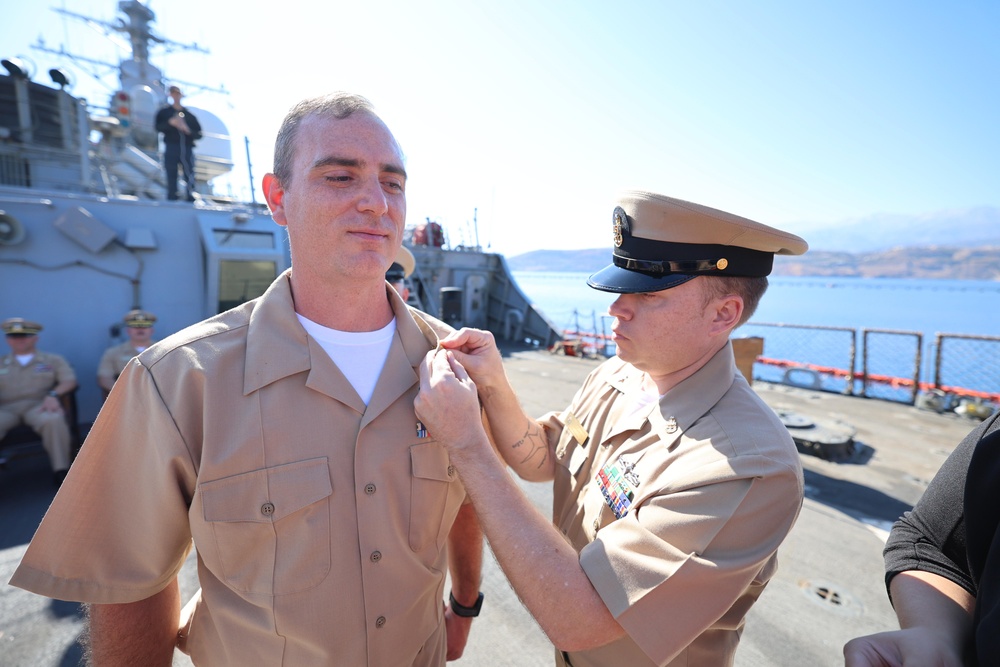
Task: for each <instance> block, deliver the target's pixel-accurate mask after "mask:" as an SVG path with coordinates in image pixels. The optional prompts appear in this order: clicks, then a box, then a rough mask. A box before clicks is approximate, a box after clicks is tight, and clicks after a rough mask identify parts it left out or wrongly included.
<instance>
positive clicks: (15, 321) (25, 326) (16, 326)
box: [0, 317, 42, 336]
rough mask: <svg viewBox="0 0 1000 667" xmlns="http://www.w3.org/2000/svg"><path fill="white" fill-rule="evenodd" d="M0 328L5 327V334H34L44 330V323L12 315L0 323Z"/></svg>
mask: <svg viewBox="0 0 1000 667" xmlns="http://www.w3.org/2000/svg"><path fill="white" fill-rule="evenodd" d="M0 329H3V332H4V334H7V335H11V334H13V335H15V336H16V335H22V336H34V335H35V334H37V333H38V332H39V331H41V330H42V325H41V324H39V323H38V322H31V321H29V320H26V319H24V318H23V317H11V318H10V319H6V320H4V321H3V323H2V324H0Z"/></svg>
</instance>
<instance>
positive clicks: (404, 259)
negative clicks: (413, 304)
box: [385, 245, 417, 302]
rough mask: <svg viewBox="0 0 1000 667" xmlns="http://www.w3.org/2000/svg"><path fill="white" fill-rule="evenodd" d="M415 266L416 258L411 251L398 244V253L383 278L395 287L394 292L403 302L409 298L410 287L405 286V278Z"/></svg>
mask: <svg viewBox="0 0 1000 667" xmlns="http://www.w3.org/2000/svg"><path fill="white" fill-rule="evenodd" d="M416 268H417V260H416V258H414V257H413V253H412V252H410V249H409V248H407V247H406V246H403V245H401V246H399V253H398V254H397V255H396V259H395V261H393V263H392V266H390V267H389V270H388V271H386V272H385V280H386V282H387V283H389V284H390V285H392V286H393V288H395V290H396V293H397V294H399V296H400V298H402V299H403V301H404V302H406V301H409V299H410V288H409V287H407V286H406V279H407V278H409V277H410V275H411V274H412V273H413V271H414V269H416Z"/></svg>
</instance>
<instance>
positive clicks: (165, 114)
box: [156, 107, 174, 132]
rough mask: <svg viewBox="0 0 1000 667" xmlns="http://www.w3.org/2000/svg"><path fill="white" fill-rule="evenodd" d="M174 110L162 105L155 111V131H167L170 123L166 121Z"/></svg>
mask: <svg viewBox="0 0 1000 667" xmlns="http://www.w3.org/2000/svg"><path fill="white" fill-rule="evenodd" d="M173 116H174V112H173V109H171V108H170V107H164V108H162V109H160V110H159V111H157V112H156V131H157V132H167V131H168V130H170V129H171V128H170V125H168V124H167V123H168V121H169V120H170V119H171V118H173Z"/></svg>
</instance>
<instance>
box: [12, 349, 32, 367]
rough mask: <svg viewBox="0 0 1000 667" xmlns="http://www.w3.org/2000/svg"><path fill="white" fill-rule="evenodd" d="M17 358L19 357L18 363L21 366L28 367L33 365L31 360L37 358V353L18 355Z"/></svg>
mask: <svg viewBox="0 0 1000 667" xmlns="http://www.w3.org/2000/svg"><path fill="white" fill-rule="evenodd" d="M15 356H17V363H19V364H21V365H22V366H27V365H28V364H30V363H31V360H32V359H34V358H35V353H34V352H32V353H31V354H18V355H15Z"/></svg>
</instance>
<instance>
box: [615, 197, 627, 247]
mask: <svg viewBox="0 0 1000 667" xmlns="http://www.w3.org/2000/svg"><path fill="white" fill-rule="evenodd" d="M611 221H612V222H611V231H612V233H613V234H614V240H615V247H616V248H621V247H622V241H623V237H622V232H623V231H624V230H627V229H628V216H627V215H625V209H623V208H622V207H621V206H615V212H614V214H613V215H612V218H611Z"/></svg>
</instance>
